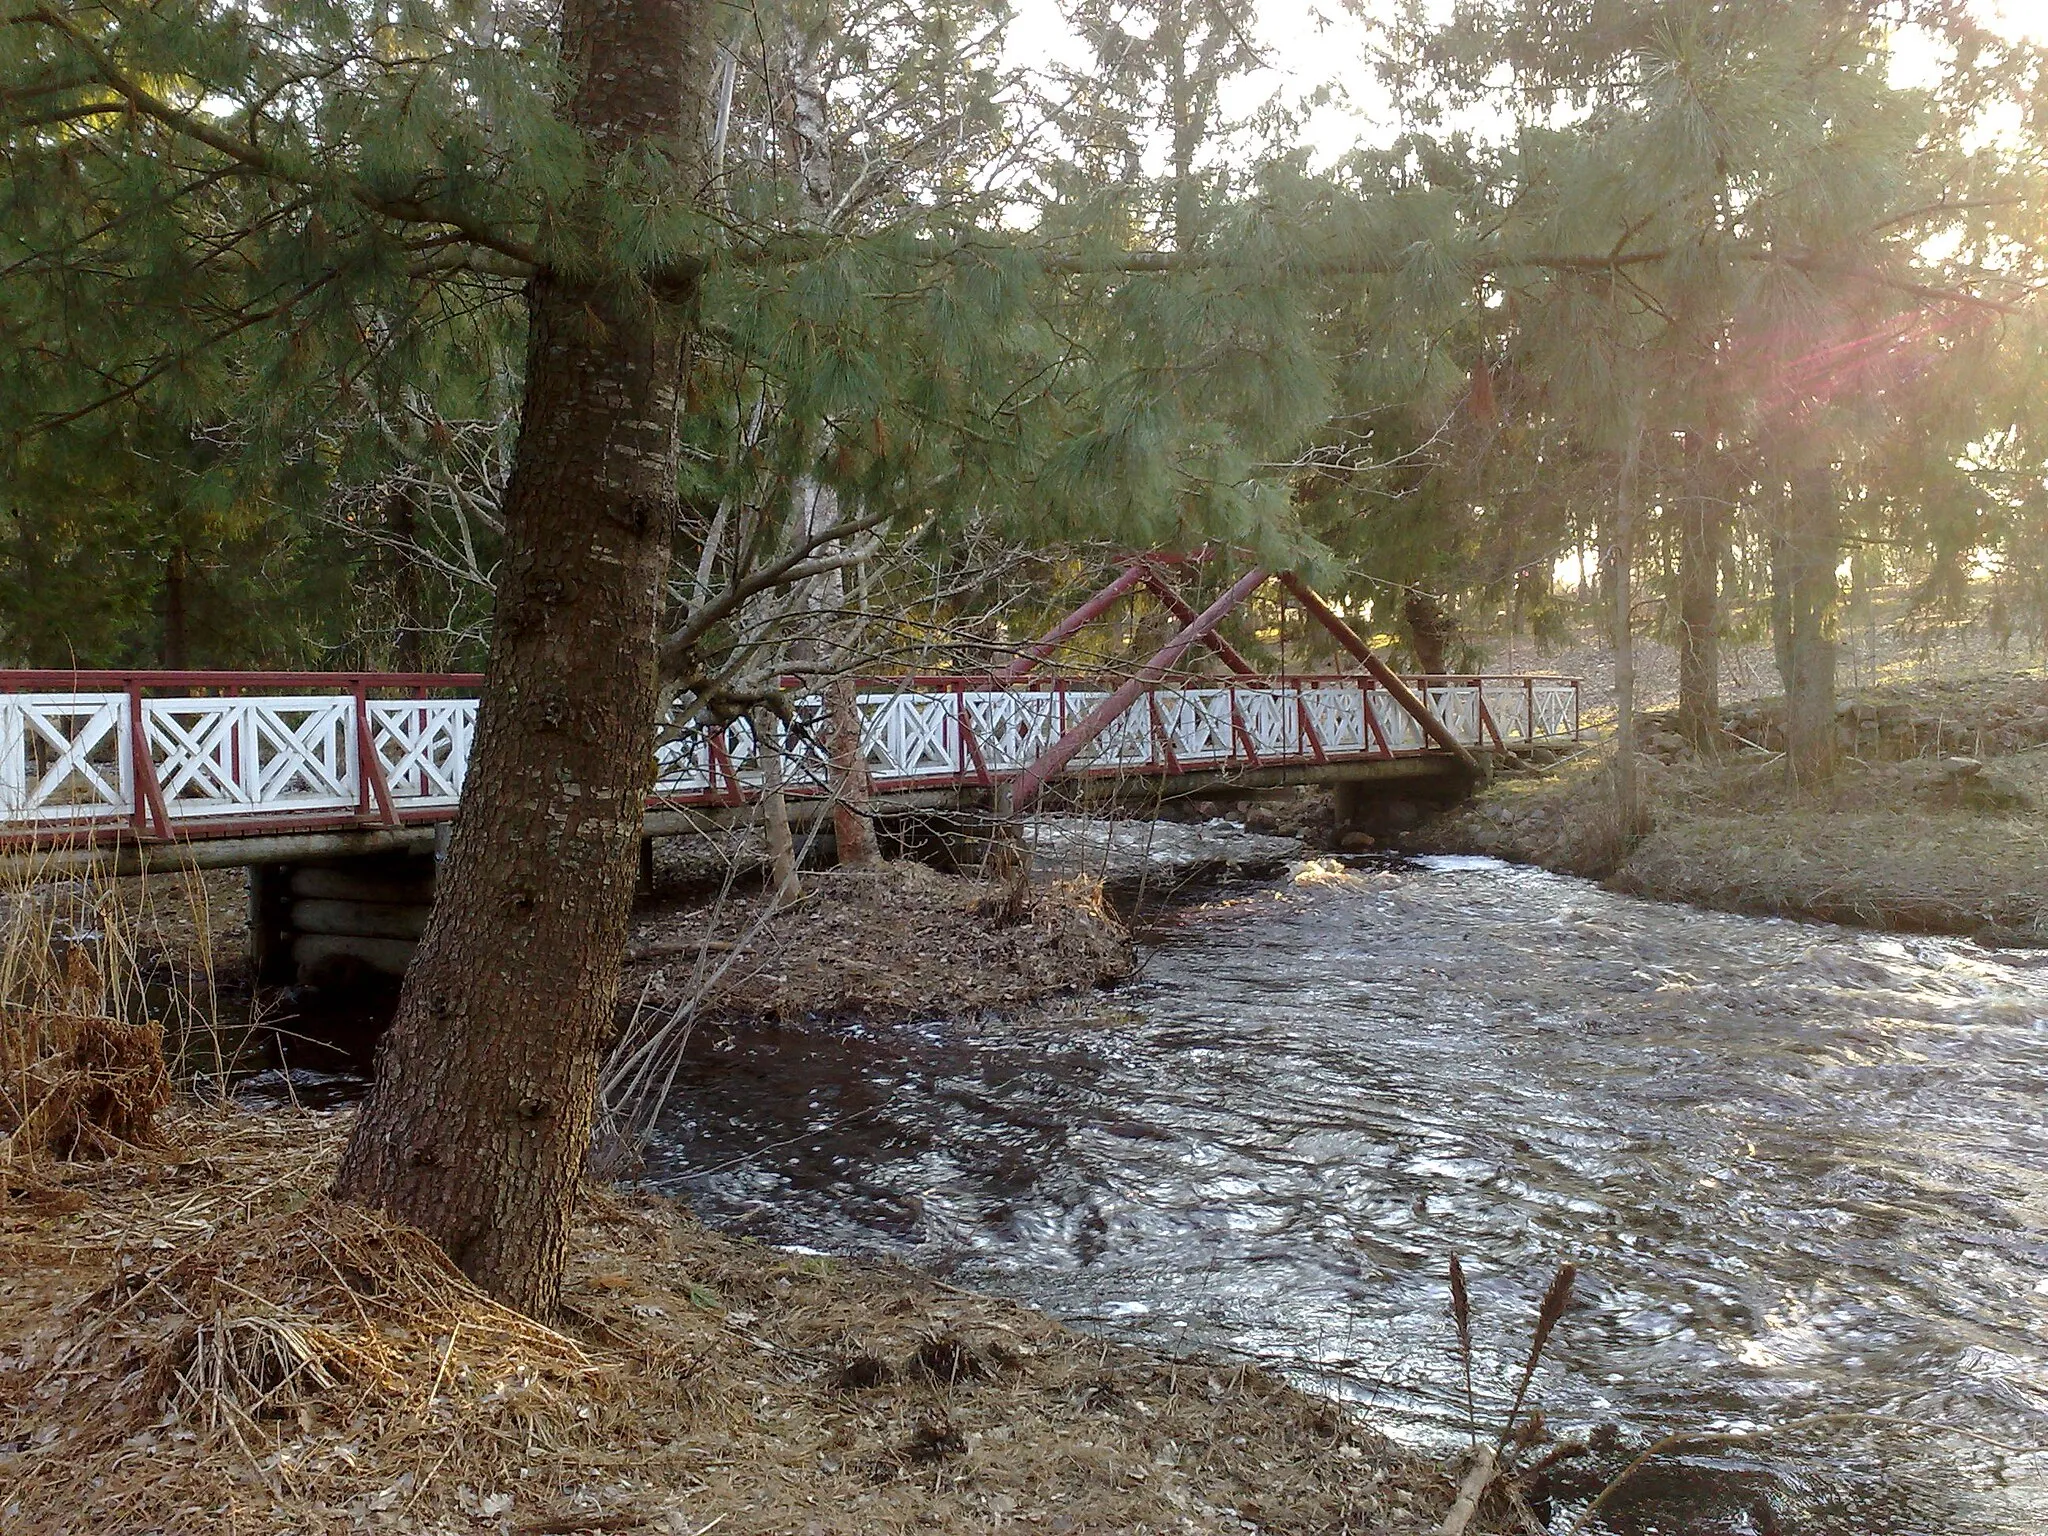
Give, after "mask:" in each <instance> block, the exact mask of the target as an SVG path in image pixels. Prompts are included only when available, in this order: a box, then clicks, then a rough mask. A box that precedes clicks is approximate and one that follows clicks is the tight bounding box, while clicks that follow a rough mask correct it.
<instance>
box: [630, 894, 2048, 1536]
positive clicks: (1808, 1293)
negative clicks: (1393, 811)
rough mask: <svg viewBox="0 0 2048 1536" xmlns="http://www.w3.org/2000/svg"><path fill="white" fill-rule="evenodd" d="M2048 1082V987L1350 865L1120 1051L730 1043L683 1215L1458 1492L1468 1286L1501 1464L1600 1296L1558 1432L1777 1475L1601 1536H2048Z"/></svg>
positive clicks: (1679, 914) (1728, 925) (1145, 991)
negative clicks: (1297, 1405) (1030, 1329)
mask: <svg viewBox="0 0 2048 1536" xmlns="http://www.w3.org/2000/svg"><path fill="white" fill-rule="evenodd" d="M2044 1077H2048V953H2035V952H2010V951H1988V950H1982V949H1979V948H1977V947H1975V946H1973V945H1970V944H1968V943H1961V942H1955V941H1948V940H1934V939H1914V938H1899V937H1891V936H1885V935H1880V934H1867V933H1857V932H1851V931H1848V930H1843V929H1836V928H1826V927H1813V926H1807V925H1802V924H1796V923H1784V922H1768V921H1760V920H1756V919H1750V918H1741V917H1730V916H1721V915H1716V914H1710V913H1702V912H1697V911H1694V910H1691V909H1689V908H1683V907H1676V906H1669V905H1663V904H1659V903H1654V902H1646V901H1639V900H1634V899H1631V898H1628V897H1622V896H1616V895H1612V894H1610V893H1608V892H1605V891H1602V890H1601V889H1599V888H1598V887H1596V886H1593V885H1589V884H1586V883H1585V882H1582V881H1576V880H1570V879H1566V878H1563V877H1559V876H1554V875H1548V874H1544V873H1541V872H1537V871H1532V870H1526V869H1520V868H1511V867H1508V866H1505V865H1500V864H1496V863H1493V862H1491V861H1486V860H1462V859H1434V860H1423V861H1420V862H1418V863H1415V864H1405V865H1390V866H1380V867H1370V868H1356V869H1348V870H1347V869H1341V868H1339V867H1338V866H1336V865H1334V864H1327V863H1325V864H1319V865H1310V866H1308V867H1306V868H1305V869H1304V870H1303V871H1302V872H1301V873H1300V874H1299V875H1297V876H1296V877H1295V878H1294V879H1292V880H1289V881H1283V882H1279V883H1276V884H1274V885H1270V886H1260V887H1254V888H1240V889H1236V890H1233V891H1229V892H1226V893H1222V894H1219V895H1218V896H1217V897H1216V898H1215V899H1213V900H1211V901H1209V902H1208V903H1206V904H1204V905H1200V906H1197V907H1192V908H1186V909H1183V910H1180V911H1178V912H1175V913H1173V914H1172V915H1171V916H1169V917H1168V918H1167V919H1166V920H1164V921H1163V922H1162V923H1161V924H1159V925H1158V926H1157V927H1155V928H1154V929H1153V930H1151V932H1150V933H1149V934H1148V958H1147V963H1146V966H1145V969H1144V972H1143V975H1142V977H1141V979H1140V980H1139V981H1138V982H1136V983H1135V984H1133V985H1131V986H1129V987H1127V988H1125V989H1123V990H1121V991H1119V992H1117V993H1114V994H1111V995H1110V996H1109V997H1108V998H1107V999H1106V1001H1105V1006H1104V1007H1103V1008H1101V1009H1099V1010H1098V1011H1097V1013H1096V1014H1094V1015H1090V1016H1087V1017H1081V1018H1071V1019H1044V1018H1041V1019H1027V1020H1020V1021H1014V1022H1005V1023H982V1024H959V1023H932V1024H926V1025H915V1026H903V1027H893V1028H886V1029H846V1028H831V1029H828V1028H792V1029H787V1030H782V1031H769V1032H763V1033H758V1034H755V1033H748V1034H745V1035H741V1036H737V1037H715V1036H712V1035H708V1034H707V1035H705V1036H703V1037H701V1038H700V1039H699V1040H698V1041H697V1042H696V1044H695V1045H694V1046H693V1051H692V1055H691V1057H690V1059H689V1061H688V1062H687V1064H686V1068H685V1072H684V1074H683V1077H682V1079H681V1081H680V1083H679V1086H678V1089H677V1093H676V1097H675V1098H674V1100H673V1101H672V1103H671V1106H670V1109H669V1112H668V1116H667V1119H666V1121H665V1122H664V1128H663V1137H662V1140H661V1143H660V1145H659V1147H658V1148H657V1151H656V1155H655V1158H654V1161H653V1165H652V1167H651V1169H650V1172H651V1174H652V1176H653V1178H654V1180H655V1182H657V1183H658V1184H660V1185H662V1186H663V1187H666V1188H669V1189H672V1190H675V1191H677V1192H679V1193H682V1194H684V1195H686V1196H687V1197H688V1198H689V1199H690V1200H691V1201H692V1202H693V1204H694V1205H695V1206H696V1208H697V1209H698V1210H699V1211H700V1212H701V1213H702V1214H703V1215H704V1216H705V1217H706V1218H707V1219H709V1220H711V1221H714V1222H716V1223H718V1224H720V1225H722V1226H726V1227H729V1228H737V1229H741V1230H745V1231H749V1232H752V1233H754V1234H756V1235H758V1236H760V1237H762V1238H764V1239H767V1240H771V1241H775V1242H781V1243H792V1244H804V1245H808V1246H811V1247H815V1248H821V1249H826V1250H832V1251H841V1252H870V1253H871V1252H878V1251H879V1252H889V1253H893V1254H896V1255H899V1256H902V1257H906V1258H909V1259H912V1260H913V1261H915V1262H917V1263H920V1264H922V1265H925V1266H927V1267H929V1268H932V1269H935V1270H938V1271H940V1272H942V1273H945V1274H947V1275H948V1276H950V1277H951V1278H952V1279H954V1280H955V1281H956V1282H958V1283H960V1284H964V1285H969V1286H973V1287H977V1288H981V1289H985V1290H991V1291H997V1292H1002V1293H1005V1294H1008V1295H1011V1296H1014V1297H1016V1298H1018V1299H1020V1300H1023V1301H1026V1302H1029V1303H1031V1304H1033V1305H1036V1306H1038V1307H1041V1308H1044V1309H1046V1310H1049V1311H1051V1312H1052V1313H1054V1314H1056V1315H1058V1316H1061V1317H1063V1318H1066V1319H1068V1320H1070V1321H1072V1322H1074V1323H1076V1324H1077V1325H1079V1326H1081V1327H1084V1328H1089V1329H1094V1330H1097V1331H1101V1332H1104V1333H1110V1334H1114V1335H1117V1336H1120V1337H1125V1338H1129V1339H1132V1340H1134V1341H1137V1342H1143V1343H1148V1344H1153V1345H1159V1346H1164V1347H1168V1348H1201V1349H1209V1350H1220V1351H1230V1352H1237V1353H1239V1354H1243V1355H1249V1356H1253V1357H1256V1358H1258V1359H1260V1360H1263V1361H1266V1362H1268V1363H1270V1364H1272V1365H1273V1366H1275V1367H1276V1368H1278V1369H1280V1370H1282V1371H1283V1372H1285V1373H1287V1374H1288V1375H1290V1376H1292V1377H1293V1378H1295V1379H1296V1380H1298V1381H1301V1382H1302V1383H1303V1384H1305V1385H1310V1386H1313V1387H1315V1388H1318V1389H1320V1390H1324V1391H1328V1392H1332V1393H1335V1394H1338V1395H1341V1396H1343V1397H1345V1398H1348V1399H1351V1400H1354V1401H1355V1402H1357V1403H1358V1404H1360V1405H1361V1407H1362V1408H1363V1410H1364V1411H1365V1412H1366V1414H1367V1416H1368V1417H1369V1418H1370V1420H1371V1421H1372V1422H1373V1423H1375V1424H1376V1425H1377V1426H1379V1427H1380V1428H1382V1429H1383V1430H1385V1431H1387V1432H1389V1433H1392V1434H1394V1435H1396V1436H1397V1437H1399V1438H1404V1439H1409V1440H1412V1441H1419V1442H1422V1443H1425V1444H1431V1445H1440V1446H1444V1447H1449V1446H1451V1445H1454V1444H1457V1443H1462V1441H1463V1438H1464V1436H1465V1432H1466V1429H1465V1426H1466V1422H1467V1410H1466V1399H1465V1388H1464V1377H1463V1372H1462V1369H1461V1366H1460V1363H1459V1355H1458V1350H1457V1346H1456V1340H1455V1336H1454V1333H1453V1331H1452V1328H1451V1324H1450V1321H1449V1318H1448V1315H1447V1311H1446V1299H1447V1295H1448V1288H1447V1284H1446V1278H1445V1276H1446V1265H1447V1262H1448V1259H1449V1256H1450V1255H1451V1254H1453V1253H1456V1254H1458V1255H1460V1256H1461V1257H1462V1259H1463V1262H1464V1264H1465V1266H1466V1269H1467V1273H1468V1275H1469V1277H1470V1280H1471V1285H1472V1291H1473V1296H1474V1302H1475V1307H1476V1311H1477V1317H1476V1320H1475V1333H1476V1336H1477V1337H1476V1343H1477V1352H1476V1353H1477V1358H1476V1361H1475V1372H1476V1376H1477V1381H1476V1383H1475V1388H1476V1391H1477V1394H1478V1399H1479V1401H1478V1418H1479V1421H1480V1423H1481V1425H1482V1426H1483V1427H1484V1428H1485V1430H1486V1431H1487V1432H1488V1433H1489V1434H1490V1433H1491V1431H1492V1429H1493V1428H1494V1427H1495V1426H1497V1425H1498V1424H1499V1423H1500V1420H1501V1416H1502V1414H1503V1413H1504V1411H1505V1407H1506V1399H1507V1395H1508V1394H1509V1393H1510V1392H1511V1391H1512V1390H1513V1386H1514V1383H1515V1380H1516V1378H1517V1376H1518V1374H1519V1367H1520V1364H1521V1360H1522V1358H1523V1356H1524V1355H1525V1354H1526V1351H1527V1348H1528V1332H1529V1327H1530V1323H1531V1320H1532V1314H1533V1312H1534V1308H1535V1300H1536V1298H1537V1297H1538V1296H1539V1295H1540V1293H1541V1292H1542V1290H1543V1288H1544V1286H1545V1285H1546V1284H1547V1283H1548V1281H1549V1279H1550V1275H1551V1273H1552V1270H1553V1268H1554V1266H1555V1265H1556V1264H1557V1263H1559V1262H1560V1261H1563V1260H1570V1261H1571V1262H1573V1263H1575V1264H1576V1265H1577V1266H1578V1268H1579V1277H1580V1278H1579V1282H1578V1286H1577V1290H1576V1293H1575V1304H1574V1305H1573V1307H1572V1308H1571V1309H1570V1310H1569V1311H1568V1312H1567V1314H1566V1316H1565V1318H1564V1321H1563V1323H1562V1325H1561V1326H1560V1328H1559V1330H1558V1332H1557V1335H1556V1337H1555V1338H1554V1340H1553V1342H1552V1344H1551V1346H1550V1350H1549V1352H1548V1353H1547V1355H1546V1356H1545V1363H1544V1366H1543V1368H1542V1369H1541V1370H1540V1371H1539V1373H1538V1376H1537V1379H1536V1382H1535V1385H1534V1387H1533V1388H1532V1390H1531V1394H1530V1396H1531V1401H1533V1402H1534V1403H1536V1404H1537V1405H1539V1406H1540V1407H1541V1408H1542V1409H1543V1410H1544V1412H1545V1413H1546V1415H1547V1416H1548V1417H1549V1420H1550V1422H1551V1423H1552V1424H1553V1425H1570V1426H1576V1427H1582V1428H1583V1427H1590V1426H1593V1425H1597V1424H1600V1423H1603V1422H1609V1421H1612V1422H1615V1423H1618V1424H1619V1425H1620V1426H1622V1428H1623V1430H1624V1431H1625V1433H1626V1435H1627V1436H1628V1438H1629V1439H1631V1440H1632V1441H1636V1442H1641V1441H1644V1440H1647V1439H1650V1438H1654V1437H1655V1436H1658V1435H1661V1434H1664V1433H1667V1432H1672V1431H1708V1430H1722V1431H1735V1432H1740V1433H1742V1434H1744V1435H1745V1436H1748V1438H1742V1439H1730V1440H1726V1441H1722V1442H1718V1443H1714V1444H1711V1445H1696V1446H1694V1447H1692V1448H1691V1449H1690V1450H1687V1451H1686V1452H1684V1453H1683V1456H1682V1459H1680V1460H1678V1461H1676V1462H1672V1463H1668V1464H1665V1465H1663V1466H1662V1467H1661V1468H1660V1469H1659V1470H1657V1471H1655V1472H1654V1473H1653V1474H1652V1475H1647V1476H1644V1477H1642V1478H1641V1479H1639V1480H1638V1481H1637V1482H1636V1483H1635V1484H1633V1485H1632V1487H1633V1490H1634V1491H1633V1493H1632V1496H1631V1497H1630V1498H1627V1499H1621V1498H1617V1499H1616V1500H1615V1501H1614V1505H1613V1507H1614V1509H1615V1511H1616V1512H1615V1514H1614V1516H1613V1524H1612V1525H1611V1526H1610V1527H1607V1528H1608V1529H1612V1530H1614V1531H1618V1532H1628V1531H1645V1532H1647V1531H1652V1530H1655V1531H1661V1532H1664V1533H1666V1536H1676V1533H1687V1536H1690V1533H1709V1532H1712V1533H1721V1532H1728V1533H1738V1532H1756V1533H1769V1532H1772V1531H1784V1532H1815V1533H1829V1536H1923V1533H1924V1536H2040V1533H2043V1532H2048V1455H2041V1454H2037V1453H2033V1452H2032V1451H2031V1450H2030V1447H2036V1446H2042V1445H2048V1100H2044V1098H2043V1093H2042V1089H2043V1084H2044ZM1757 1431H1770V1432H1771V1433H1770V1435H1769V1437H1768V1439H1763V1440H1759V1439H1756V1438H1754V1435H1755V1432H1757ZM1568 1523H1569V1522H1568V1520H1565V1521H1561V1522H1560V1525H1559V1527H1558V1528H1559V1529H1560V1530H1561V1529H1563V1527H1564V1525H1565V1524H1568Z"/></svg>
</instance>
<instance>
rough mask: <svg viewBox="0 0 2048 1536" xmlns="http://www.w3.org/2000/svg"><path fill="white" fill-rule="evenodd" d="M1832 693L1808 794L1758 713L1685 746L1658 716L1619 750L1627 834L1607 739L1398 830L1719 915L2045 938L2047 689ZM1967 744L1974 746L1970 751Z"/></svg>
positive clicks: (1738, 715)
mask: <svg viewBox="0 0 2048 1536" xmlns="http://www.w3.org/2000/svg"><path fill="white" fill-rule="evenodd" d="M1890 693H1891V694H1892V695H1896V697H1883V696H1872V697H1868V698H1858V699H1852V700H1850V701H1847V702H1845V704H1844V706H1843V710H1842V713H1841V729H1842V732H1843V738H1844V746H1845V749H1856V750H1860V751H1861V752H1862V753H1863V754H1864V755H1861V756H1858V755H1846V756H1845V757H1844V758H1843V760H1842V766H1841V771H1840V773H1839V774H1838V775H1837V777H1836V779H1835V781H1834V782H1833V783H1832V784H1830V785H1827V786H1825V787H1824V788H1822V789H1818V790H1809V789H1802V788H1799V787H1797V786H1794V785H1791V784H1789V783H1788V782H1787V780H1786V774H1785V771H1784V766H1783V761H1782V759H1781V758H1780V756H1779V755H1778V749H1779V748H1780V747H1781V746H1782V739H1781V736H1780V735H1779V733H1778V728H1777V727H1776V726H1775V724H1774V716H1773V714H1772V712H1771V709H1770V708H1769V706H1768V705H1763V706H1759V705H1746V706H1743V707H1742V708H1740V709H1739V710H1737V711H1733V712H1731V713H1730V715H1729V716H1728V717H1727V719H1726V722H1725V723H1726V725H1727V727H1728V729H1729V731H1730V738H1731V744H1732V749H1731V751H1730V752H1729V753H1728V754H1726V755H1724V756H1718V757H1714V756H1701V755H1698V754H1696V753H1694V752H1693V751H1692V750H1691V749H1690V748H1689V747H1687V746H1686V745H1685V744H1684V743H1683V742H1682V741H1680V740H1679V739H1678V738H1677V737H1676V736H1675V735H1673V734H1672V733H1671V732H1670V731H1669V730H1668V729H1667V728H1666V723H1665V722H1664V721H1662V720H1661V719H1660V718H1658V717H1654V716H1653V717H1648V718H1646V720H1645V722H1644V728H1643V733H1642V740H1643V742H1644V743H1645V747H1646V750H1645V751H1643V752H1640V753H1639V754H1638V757H1637V776H1638V782H1639V786H1640V793H1641V799H1642V804H1643V810H1644V813H1645V819H1646V826H1645V827H1644V828H1643V829H1642V830H1641V831H1640V833H1639V835H1637V836H1634V837H1628V836H1624V835H1623V832H1622V829H1621V827H1620V826H1619V824H1618V822H1617V820H1616V816H1615V812H1614V808H1613V796H1612V788H1611V772H1612V748H1611V746H1606V745H1602V746H1597V747H1589V748H1588V749H1586V750H1584V751H1581V752H1579V753H1577V754H1574V755H1572V756H1571V757H1569V758H1567V759H1565V760H1564V761H1562V762H1559V763H1556V764H1553V765H1550V766H1547V767H1542V768H1535V769H1528V770H1524V771H1520V772H1512V773H1507V774H1503V775H1501V776H1500V777H1499V778H1497V779H1496V780H1495V782H1494V783H1493V784H1492V785H1491V786H1489V787H1488V788H1487V789H1486V790H1485V791H1483V792H1482V793H1481V794H1479V795H1478V796H1476V797H1475V798H1474V799H1472V800H1471V801H1469V802H1467V803H1465V804H1464V805H1461V806H1459V807H1456V808H1455V809H1453V810H1452V811H1450V812H1448V813H1446V814H1444V815H1442V816H1439V817H1437V818H1435V819H1434V820H1433V821H1431V822H1429V823H1428V824H1426V825H1425V826H1423V827H1421V828H1419V829H1417V830H1416V831H1415V832H1413V833H1412V834H1410V835H1409V836H1407V837H1406V838H1404V839H1403V844H1402V845H1403V846H1404V847H1405V848H1406V849H1407V850H1409V851H1412V852H1428V853H1462V854H1484V855H1489V856H1492V857H1496V858H1502V859H1507V860H1510V861H1512V862H1516V863H1526V864H1534V865H1538V866H1540V867H1542V868H1545V869H1549V870H1553V871H1556V872H1559V873H1564V874H1575V875H1582V876H1586V877H1588V878H1592V879H1597V880H1600V881H1602V882H1604V883H1605V884H1606V885H1608V886H1609V887H1610V888H1612V889H1614V890H1618V891H1625V892H1629V893H1632V894H1635V895H1641V896H1650V897H1655V898H1657V899H1659V900H1666V901H1680V902H1687V903H1690V904H1692V905H1695V906H1702V907H1710V908H1714V909H1716V910H1721V911H1728V912H1742V913H1750V914H1754V915H1762V916H1773V917H1793V918H1803V919H1808V920H1812V921H1819V922H1837V923H1845V924H1849V925H1851V926H1855V927H1864V928H1882V929H1894V930H1898V931H1902V932H1911V933H1929V934H1944V935H1954V936H1959V937H1967V938H1973V939H1977V940H1979V941H1981V942H1984V943H1988V944H1995V945H2038V944H2044V943H2048V814H2044V811H2043V809H2042V808H2043V807H2044V806H2048V750H2043V749H2042V748H2041V746H2040V742H2041V741H2042V740H2043V739H2044V737H2048V684H2044V683H2043V682H2042V680H2041V679H2040V678H2039V677H2038V676H2034V677H2027V676H2014V677H2008V678H2000V679H1977V680H1970V681H1964V682H1959V683H1946V684H1941V685H1932V686H1924V687H1921V688H1919V689H1916V690H1911V691H1908V690H1904V689H1894V690H1890ZM1980 754H1981V755H1980Z"/></svg>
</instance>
